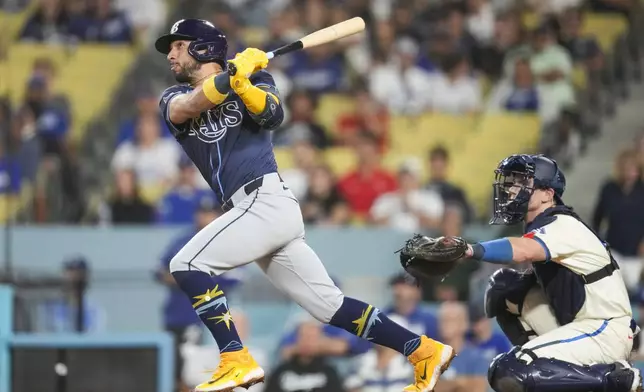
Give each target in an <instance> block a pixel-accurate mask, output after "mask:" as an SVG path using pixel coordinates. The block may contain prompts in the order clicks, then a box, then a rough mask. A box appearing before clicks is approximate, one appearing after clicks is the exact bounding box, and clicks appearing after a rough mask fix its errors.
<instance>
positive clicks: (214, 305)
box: [172, 271, 244, 353]
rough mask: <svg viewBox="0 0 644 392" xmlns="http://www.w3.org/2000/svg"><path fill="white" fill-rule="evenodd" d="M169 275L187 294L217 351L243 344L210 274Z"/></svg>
mask: <svg viewBox="0 0 644 392" xmlns="http://www.w3.org/2000/svg"><path fill="white" fill-rule="evenodd" d="M172 276H174V280H176V281H177V284H178V285H179V287H180V288H181V290H183V292H184V293H186V295H187V296H188V297H190V301H192V307H193V308H194V310H195V312H197V314H198V315H199V317H200V318H201V321H202V322H203V323H204V325H205V326H206V328H208V330H210V333H211V334H212V336H213V337H214V338H215V340H216V341H217V345H218V346H219V351H220V352H222V353H225V352H230V351H239V350H241V349H242V348H243V347H244V346H243V345H242V342H241V339H240V338H239V334H238V333H237V329H236V328H235V324H234V323H233V319H232V317H230V311H229V310H228V301H227V300H226V296H225V295H224V292H223V291H222V290H221V289H219V286H218V285H216V284H215V282H214V281H213V279H212V278H211V277H210V275H208V274H207V273H205V272H201V271H176V272H173V273H172Z"/></svg>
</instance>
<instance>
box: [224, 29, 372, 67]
mask: <svg viewBox="0 0 644 392" xmlns="http://www.w3.org/2000/svg"><path fill="white" fill-rule="evenodd" d="M364 28H365V24H364V20H363V19H362V18H360V17H355V18H351V19H347V20H345V21H343V22H340V23H336V24H334V25H331V26H329V27H325V28H323V29H320V30H318V31H314V32H312V33H311V34H309V35H306V36H304V37H302V38H300V39H299V40H297V41H295V42H291V43H290V44H287V45H284V46H282V47H279V48H277V49H275V50H273V51H271V52H267V53H266V55H267V56H268V59H269V60H270V59H272V58H274V57H277V56H281V55H284V54H287V53H291V52H295V51H297V50H302V49H307V48H312V47H315V46H318V45H322V44H326V43H329V42H332V41H335V40H339V39H340V38H344V37H348V36H350V35H353V34H356V33H359V32H361V31H362V30H364ZM228 73H229V74H230V76H234V75H235V74H236V73H237V67H235V64H232V63H229V64H228Z"/></svg>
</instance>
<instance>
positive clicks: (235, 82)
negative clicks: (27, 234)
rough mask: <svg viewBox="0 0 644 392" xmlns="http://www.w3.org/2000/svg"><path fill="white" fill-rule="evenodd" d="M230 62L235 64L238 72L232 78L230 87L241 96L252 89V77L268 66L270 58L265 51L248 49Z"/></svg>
mask: <svg viewBox="0 0 644 392" xmlns="http://www.w3.org/2000/svg"><path fill="white" fill-rule="evenodd" d="M228 62H229V63H232V64H234V66H235V68H236V70H237V72H236V73H235V75H232V76H231V77H230V86H231V87H232V88H233V90H235V92H237V93H238V94H239V93H243V92H244V91H246V90H247V89H248V87H250V82H249V80H248V78H249V77H250V75H252V74H253V73H255V72H257V71H259V70H260V69H264V68H266V67H267V66H268V56H267V55H266V52H264V51H261V50H259V49H255V48H248V49H246V50H244V51H243V52H241V53H237V55H236V56H235V58H234V59H232V60H230V61H228Z"/></svg>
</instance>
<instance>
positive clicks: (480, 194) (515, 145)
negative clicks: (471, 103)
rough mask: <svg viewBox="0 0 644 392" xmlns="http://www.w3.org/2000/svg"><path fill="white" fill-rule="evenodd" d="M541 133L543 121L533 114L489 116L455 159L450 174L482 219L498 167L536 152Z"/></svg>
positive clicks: (482, 120) (484, 118) (483, 119)
mask: <svg viewBox="0 0 644 392" xmlns="http://www.w3.org/2000/svg"><path fill="white" fill-rule="evenodd" d="M540 130H541V121H540V120H539V117H538V116H537V115H532V114H489V115H486V116H484V117H483V118H482V119H481V122H480V123H479V127H478V132H476V133H475V134H473V135H472V136H471V137H470V138H468V140H467V142H466V144H465V148H464V149H463V151H461V152H460V153H458V154H457V155H456V156H455V157H454V159H453V164H452V168H451V173H450V178H451V179H452V181H454V183H455V184H457V185H459V186H462V187H463V188H464V189H465V192H466V193H467V195H468V197H469V198H470V201H471V202H472V204H473V205H474V207H475V208H476V211H477V213H478V214H479V215H483V214H486V213H487V212H488V211H487V210H488V208H489V202H490V197H491V195H492V186H491V184H492V182H493V180H494V172H493V171H494V168H495V167H496V165H497V164H498V163H499V161H500V160H501V159H503V158H505V157H506V156H508V155H510V154H514V153H521V152H528V153H529V152H533V151H534V150H535V148H536V146H537V143H538V141H539V136H540Z"/></svg>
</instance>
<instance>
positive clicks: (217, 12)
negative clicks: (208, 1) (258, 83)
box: [212, 2, 248, 59]
mask: <svg viewBox="0 0 644 392" xmlns="http://www.w3.org/2000/svg"><path fill="white" fill-rule="evenodd" d="M214 8H215V9H214V12H213V13H212V23H213V24H214V25H215V26H217V28H218V29H220V30H221V31H223V32H224V34H226V39H227V40H228V53H229V57H230V58H231V59H232V58H234V57H235V54H237V53H241V52H243V51H244V49H246V48H247V47H248V45H246V43H245V42H244V41H243V39H242V37H241V35H242V31H241V29H240V27H239V16H238V15H236V14H235V13H234V12H233V9H232V8H231V7H230V6H229V5H228V4H226V3H222V2H217V3H215V7H214Z"/></svg>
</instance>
